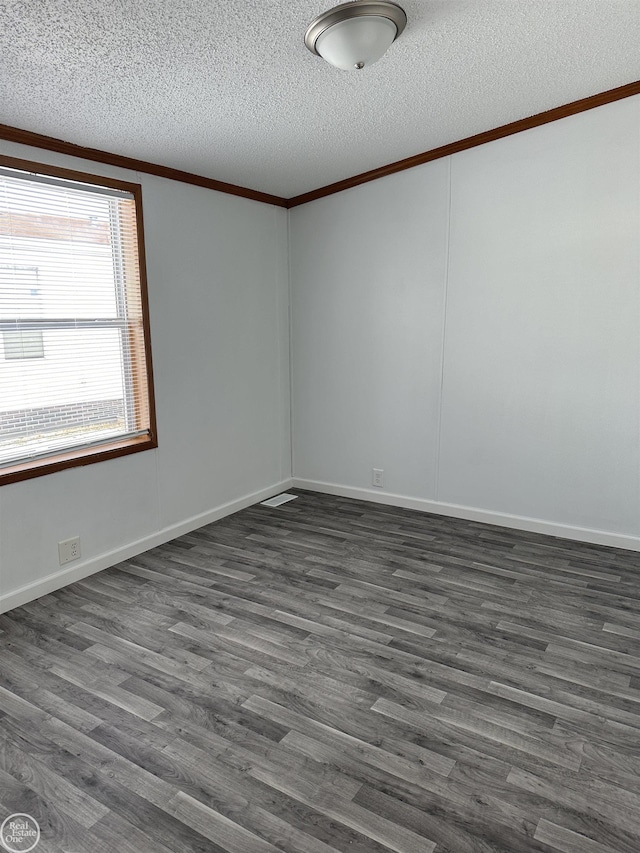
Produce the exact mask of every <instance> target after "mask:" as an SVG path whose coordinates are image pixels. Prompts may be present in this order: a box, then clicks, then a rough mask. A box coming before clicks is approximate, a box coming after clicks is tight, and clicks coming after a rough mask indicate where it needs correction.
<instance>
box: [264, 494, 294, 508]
mask: <svg viewBox="0 0 640 853" xmlns="http://www.w3.org/2000/svg"><path fill="white" fill-rule="evenodd" d="M297 497H298V496H297V495H290V494H289V492H283V493H282V494H281V495H276V496H275V498H269V500H268V501H262V502H261V505H262V506H280V504H286V503H288V502H289V501H295V499H296V498H297Z"/></svg>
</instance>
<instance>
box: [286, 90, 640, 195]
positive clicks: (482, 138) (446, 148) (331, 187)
mask: <svg viewBox="0 0 640 853" xmlns="http://www.w3.org/2000/svg"><path fill="white" fill-rule="evenodd" d="M639 94H640V80H639V81H637V82H635V83H628V84H627V85H626V86H619V87H618V88H617V89H609V90H608V91H607V92H600V93H599V94H598V95H591V96H590V97H588V98H581V99H580V100H579V101H573V102H572V103H570V104H564V105H563V106H561V107H554V108H553V109H552V110H546V111H545V112H543V113H537V114H536V115H533V116H528V117H527V118H522V119H519V120H518V121H512V122H511V123H510V124H503V125H502V126H501V127H496V128H494V129H493V130H485V131H484V132H483V133H477V134H476V135H475V136H468V137H467V138H466V139H460V140H459V141H458V142H451V143H449V144H448V145H442V146H441V147H440V148H432V149H431V151H424V152H423V153H422V154H414V156H413V157H407V158H406V159H405V160H398V161H396V162H395V163H389V164H388V165H387V166H380V167H379V168H377V169H371V171H369V172H362V174H360V175H354V176H353V177H352V178H345V180H343V181H337V182H336V183H335V184H328V185H327V186H326V187H319V188H318V189H317V190H311V191H310V192H308V193H302V195H297V196H295V197H294V198H290V199H288V201H287V207H288V208H293V207H298V206H299V205H301V204H307V202H310V201H315V200H316V199H319V198H324V197H325V196H328V195H333V194H334V193H339V192H342V191H343V190H348V189H351V188H352V187H357V186H360V184H366V183H368V182H369V181H376V180H377V179H378V178H384V177H386V176H387V175H393V174H395V173H396V172H403V171H404V170H405V169H412V168H413V167H414V166H421V165H422V164H423V163H429V162H431V161H432V160H439V159H440V158H441V157H448V156H449V155H450V154H457V153H458V152H459V151H466V150H467V149H468V148H476V147H477V146H478V145H484V144H485V143H486V142H493V141H494V140H496V139H503V138H504V137H505V136H512V135H513V134H514V133H521V132H522V131H523V130H531V128H534V127H540V125H542V124H549V123H550V122H552V121H558V120H559V119H561V118H567V116H572V115H576V114H577V113H583V112H585V111H586V110H593V109H595V108H596V107H602V106H604V104H610V103H612V102H613V101H620V100H622V99H623V98H630V97H631V96H632V95H639Z"/></svg>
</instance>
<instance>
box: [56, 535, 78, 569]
mask: <svg viewBox="0 0 640 853" xmlns="http://www.w3.org/2000/svg"><path fill="white" fill-rule="evenodd" d="M58 559H59V561H60V565H61V566H64V564H65V563H71V562H73V560H79V559H80V537H79V536H74V537H73V539H64V540H63V541H62V542H58Z"/></svg>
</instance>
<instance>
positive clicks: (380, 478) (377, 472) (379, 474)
mask: <svg viewBox="0 0 640 853" xmlns="http://www.w3.org/2000/svg"><path fill="white" fill-rule="evenodd" d="M372 482H373V485H374V486H377V487H378V488H379V489H381V488H383V486H384V470H383V469H382V468H374V469H373V480H372Z"/></svg>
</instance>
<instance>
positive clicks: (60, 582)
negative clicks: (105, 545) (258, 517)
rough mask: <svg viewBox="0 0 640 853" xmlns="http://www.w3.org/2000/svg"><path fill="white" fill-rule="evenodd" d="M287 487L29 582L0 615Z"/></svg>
mask: <svg viewBox="0 0 640 853" xmlns="http://www.w3.org/2000/svg"><path fill="white" fill-rule="evenodd" d="M291 483H292V481H291V480H283V481H282V482H281V483H276V484H275V485H273V486H269V487H268V488H266V489H261V490H260V491H259V492H253V494H250V495H245V496H244V497H242V498H238V499H237V500H235V501H230V502H229V503H226V504H223V505H222V506H219V507H216V508H215V509H212V510H209V511H207V512H203V513H201V514H200V515H194V516H192V517H191V518H187V519H185V520H184V521H180V522H178V524H172V525H171V526H170V527H165V528H163V529H162V530H159V531H157V532H156V533H152V534H151V535H150V536H145V537H144V538H143V539H137V540H136V541H135V542H130V543H129V544H128V545H123V546H122V547H121V548H115V549H114V550H113V551H108V552H106V553H104V554H100V555H99V556H98V557H92V558H90V559H88V560H83V561H82V562H80V563H77V564H76V565H74V566H72V567H71V568H69V569H62V571H59V572H55V573H54V574H52V575H48V576H47V577H46V578H42V579H41V580H37V581H33V582H32V583H29V584H26V585H25V586H23V587H20V588H19V589H16V590H14V591H13V592H9V593H7V594H5V595H0V613H6V611H7V610H13V608H14V607H20V606H21V605H22V604H27V602H29V601H33V600H34V599H36V598H40V597H41V596H43V595H48V594H49V593H50V592H54V591H55V590H56V589H60V588H61V587H63V586H68V585H69V584H70V583H74V582H75V581H79V580H82V579H83V578H87V577H89V575H94V574H95V573H96V572H101V571H102V570H103V569H108V568H109V567H110V566H115V565H116V563H121V562H122V561H123V560H129V559H131V557H135V556H137V555H138V554H142V553H143V552H144V551H148V550H149V549H151V548H155V547H156V546H157V545H162V544H163V543H164V542H169V541H170V540H171V539H175V538H176V537H178V536H183V535H184V534H185V533H190V532H191V531H192V530H197V529H198V528H199V527H204V525H205V524H211V522H213V521H218V520H219V519H221V518H224V517H225V516H227V515H232V514H233V513H234V512H238V511H239V510H241V509H246V507H248V506H252V505H253V504H255V503H258V502H259V501H264V500H266V499H267V498H270V497H273V496H274V495H277V494H279V493H280V492H282V491H286V489H288V488H290V487H291Z"/></svg>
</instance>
